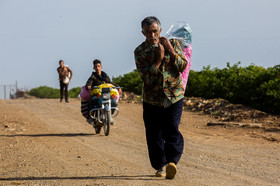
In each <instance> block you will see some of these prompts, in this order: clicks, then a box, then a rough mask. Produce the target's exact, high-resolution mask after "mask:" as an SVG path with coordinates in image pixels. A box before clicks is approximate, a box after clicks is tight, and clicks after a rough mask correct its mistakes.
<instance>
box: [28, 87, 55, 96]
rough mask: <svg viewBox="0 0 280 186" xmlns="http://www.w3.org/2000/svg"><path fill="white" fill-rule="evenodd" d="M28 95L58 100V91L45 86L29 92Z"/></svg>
mask: <svg viewBox="0 0 280 186" xmlns="http://www.w3.org/2000/svg"><path fill="white" fill-rule="evenodd" d="M29 94H30V95H31V96H35V97H37V98H60V93H59V89H55V88H51V87H47V86H40V87H37V88H33V89H31V90H30V91H29Z"/></svg>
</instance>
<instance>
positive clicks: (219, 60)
mask: <svg viewBox="0 0 280 186" xmlns="http://www.w3.org/2000/svg"><path fill="white" fill-rule="evenodd" d="M279 9H280V1H279V0H234V1H233V0H211V1H208V0H177V1H167V0H98V1H97V0H0V85H4V84H13V83H15V81H17V82H18V86H19V88H25V89H31V88H34V87H38V86H43V85H46V86H50V87H54V88H58V87H59V83H58V74H57V71H56V68H57V67H58V61H59V60H60V59H63V60H64V61H65V64H67V65H69V67H70V68H71V69H72V70H73V72H74V76H73V80H72V81H71V82H70V87H69V88H73V87H77V86H82V85H84V84H85V82H86V80H87V78H88V77H89V76H90V74H91V72H92V61H93V59H96V58H98V59H100V60H101V61H102V64H103V70H104V71H105V72H107V74H109V75H110V77H112V76H114V77H116V76H119V75H123V74H125V73H129V72H131V71H132V70H134V69H135V63H134V56H133V51H134V49H135V48H136V47H137V46H138V45H139V44H141V42H143V41H144V39H145V38H144V36H143V35H142V33H141V26H140V23H141V21H142V20H143V19H144V18H145V17H146V16H150V15H154V16H156V17H158V18H159V19H160V20H161V23H162V28H163V31H162V34H161V35H164V33H165V32H166V31H167V30H168V28H169V27H170V26H171V25H172V24H175V23H176V22H178V21H184V22H187V23H189V24H190V26H191V28H192V31H193V43H192V44H193V57H192V67H191V69H192V70H201V69H202V68H203V66H208V65H211V67H213V68H214V67H218V68H224V67H225V66H226V62H230V63H231V64H235V63H237V62H238V61H241V62H242V63H241V65H242V66H248V65H250V64H251V63H254V64H256V65H259V66H264V67H272V66H274V65H277V64H279V49H280V44H279V43H280V36H279V35H280V24H279V17H280V11H279ZM1 91H2V90H1V89H0V94H1Z"/></svg>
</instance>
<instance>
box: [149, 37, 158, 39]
mask: <svg viewBox="0 0 280 186" xmlns="http://www.w3.org/2000/svg"><path fill="white" fill-rule="evenodd" d="M157 39H158V38H156V37H151V38H149V40H157Z"/></svg>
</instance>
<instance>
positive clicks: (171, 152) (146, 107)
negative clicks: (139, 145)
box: [143, 99, 184, 170]
mask: <svg viewBox="0 0 280 186" xmlns="http://www.w3.org/2000/svg"><path fill="white" fill-rule="evenodd" d="M182 108H183V99H181V100H180V101H178V102H176V103H174V104H172V105H171V106H169V107H167V108H163V107H158V106H154V105H151V104H148V103H145V102H144V103H143V118H144V123H145V127H146V140H147V145H148V150H149V157H150V161H151V165H152V167H153V168H154V169H156V170H158V169H160V168H162V167H163V166H164V165H166V164H167V163H169V162H173V163H175V164H177V163H178V161H179V159H180V158H181V155H182V153H183V149H184V139H183V136H182V134H181V133H180V131H179V129H178V127H179V124H180V120H181V115H182Z"/></svg>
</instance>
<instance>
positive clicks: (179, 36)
mask: <svg viewBox="0 0 280 186" xmlns="http://www.w3.org/2000/svg"><path fill="white" fill-rule="evenodd" d="M165 37H167V38H168V39H176V40H178V41H179V43H180V45H181V48H182V50H183V53H184V55H185V57H186V59H187V61H188V65H187V67H186V69H185V71H184V72H182V73H181V77H182V82H183V87H184V90H186V86H187V82H188V76H189V72H190V68H191V57H192V44H191V43H192V30H191V27H190V25H189V24H187V23H178V24H176V25H171V27H170V28H169V30H168V31H167V33H166V36H165Z"/></svg>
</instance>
